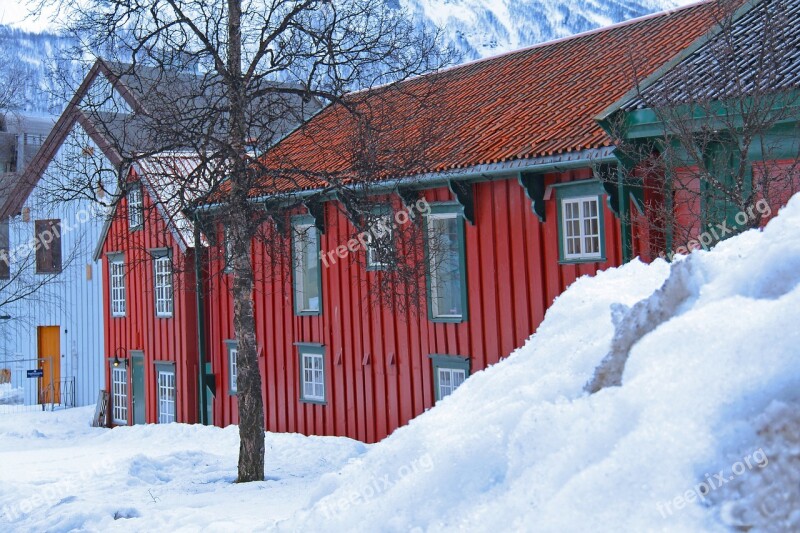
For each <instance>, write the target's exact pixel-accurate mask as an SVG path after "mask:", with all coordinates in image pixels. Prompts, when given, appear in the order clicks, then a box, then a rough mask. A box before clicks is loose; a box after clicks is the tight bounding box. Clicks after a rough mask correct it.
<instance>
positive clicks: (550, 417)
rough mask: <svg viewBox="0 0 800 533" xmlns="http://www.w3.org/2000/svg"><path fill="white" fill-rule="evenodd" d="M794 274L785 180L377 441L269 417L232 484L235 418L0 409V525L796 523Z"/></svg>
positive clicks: (797, 250)
mask: <svg viewBox="0 0 800 533" xmlns="http://www.w3.org/2000/svg"><path fill="white" fill-rule="evenodd" d="M799 284H800V196H798V197H796V198H794V199H793V200H792V202H790V204H789V206H788V207H787V208H786V209H785V210H783V211H782V212H781V214H780V215H779V216H778V217H776V218H775V219H773V220H772V221H771V222H770V224H769V225H768V226H767V228H766V229H765V230H764V231H763V232H759V231H751V232H748V233H745V234H743V235H740V236H738V237H735V238H732V239H730V240H728V241H726V242H724V243H722V244H720V245H718V246H717V248H716V249H715V250H713V251H711V252H695V253H694V254H693V255H691V256H689V257H688V258H683V259H681V260H680V261H679V262H677V263H674V264H673V265H672V266H670V265H668V264H667V263H665V262H663V261H659V262H656V263H654V264H652V265H649V266H648V265H644V264H642V263H639V262H633V263H630V264H628V265H625V266H624V267H621V268H618V269H612V270H609V271H606V272H603V273H600V274H598V275H597V276H596V277H595V278H582V279H580V280H578V281H577V282H576V283H575V284H574V285H573V286H572V287H571V288H570V289H569V290H567V291H566V292H565V293H564V294H563V295H562V296H561V297H560V298H559V299H558V300H557V301H556V302H555V303H554V305H553V306H552V308H551V309H550V311H548V313H547V317H546V319H545V321H544V323H543V324H542V326H541V327H540V328H539V331H538V332H537V333H536V334H535V335H534V336H532V337H531V339H530V340H529V341H528V342H527V344H526V345H525V346H524V347H523V348H521V349H520V350H517V351H516V352H515V353H513V354H511V356H510V357H508V358H507V359H506V360H505V361H503V362H502V363H500V364H497V365H495V366H494V367H492V368H489V369H487V370H486V371H484V372H479V373H476V374H475V375H473V376H472V377H470V378H469V379H468V380H467V381H466V382H465V383H464V384H463V385H462V386H461V387H460V388H459V389H458V390H457V391H456V392H455V393H454V394H453V395H451V396H449V397H448V398H446V399H445V400H444V401H442V402H440V403H439V404H438V405H437V406H436V407H435V408H433V409H431V410H429V411H428V412H427V413H425V414H423V415H422V416H420V417H418V418H417V419H416V420H414V421H412V423H411V424H409V425H408V426H407V427H404V428H401V429H400V430H398V431H396V432H395V433H394V434H393V435H392V436H390V437H389V438H387V439H386V440H384V441H383V442H381V443H378V444H375V445H372V446H366V445H364V444H362V443H359V442H356V441H352V440H349V439H344V438H333V437H303V436H300V435H287V434H267V455H266V464H267V481H265V482H263V483H248V484H242V485H237V484H234V483H233V481H234V480H235V478H236V461H237V457H236V455H237V452H238V449H239V443H238V432H237V428H235V427H229V428H225V429H220V428H214V427H202V426H188V425H184V424H168V425H148V426H134V427H130V428H115V429H113V430H108V429H101V428H91V427H90V426H89V421H90V420H91V417H92V409H91V408H82V409H73V410H67V411H57V412H45V413H42V412H39V413H29V414H24V415H22V414H19V415H3V416H0V531H11V532H15V531H73V530H74V531H164V530H169V531H198V530H205V531H253V530H279V531H333V532H338V531H370V532H372V531H409V530H417V531H419V530H424V531H445V530H447V531H449V530H454V529H463V530H467V531H493V530H495V531H508V530H514V531H520V530H522V531H530V530H536V531H559V532H561V531H570V532H572V531H605V530H622V531H654V530H670V531H701V530H702V531H724V530H728V529H730V528H733V529H735V530H740V531H746V530H751V529H755V530H782V531H791V530H793V531H798V530H800V415H798V413H800V409H799V408H800V356H799V355H800V348H798V346H800V328H798V324H800V287H798V285H799ZM604 360H605V361H606V362H607V363H609V365H608V367H606V369H607V370H609V372H600V374H603V375H604V376H607V377H608V378H609V379H605V378H604V379H603V380H601V381H602V383H601V381H596V383H597V384H598V386H597V387H596V389H598V392H596V393H595V394H591V395H589V394H588V393H587V392H586V391H585V390H584V387H585V386H586V384H587V383H589V382H590V381H591V380H592V378H593V377H594V376H595V370H596V368H597V367H598V366H599V365H600V363H601V362H602V361H604ZM611 363H613V364H611ZM416 528H419V529H416Z"/></svg>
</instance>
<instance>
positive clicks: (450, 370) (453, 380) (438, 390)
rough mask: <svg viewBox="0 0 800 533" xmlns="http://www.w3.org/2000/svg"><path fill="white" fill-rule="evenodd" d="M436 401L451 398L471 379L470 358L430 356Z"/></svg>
mask: <svg viewBox="0 0 800 533" xmlns="http://www.w3.org/2000/svg"><path fill="white" fill-rule="evenodd" d="M430 359H431V363H432V365H433V387H434V396H435V398H436V401H439V400H441V399H442V398H444V397H446V396H450V395H451V394H453V391H455V390H456V389H457V388H458V387H459V386H460V385H461V384H462V383H464V381H466V379H467V377H469V358H467V357H461V356H457V355H439V354H433V355H430Z"/></svg>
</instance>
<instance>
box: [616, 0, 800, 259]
mask: <svg viewBox="0 0 800 533" xmlns="http://www.w3.org/2000/svg"><path fill="white" fill-rule="evenodd" d="M740 4H741V3H740V2H731V1H729V0H718V4H717V6H716V10H715V23H716V27H715V28H714V29H713V30H712V32H711V33H710V34H709V35H708V36H707V40H706V42H705V43H704V44H702V46H701V47H700V48H699V49H697V50H695V51H691V53H690V54H688V55H687V57H685V58H684V59H682V60H681V61H679V62H678V63H677V64H675V65H671V66H669V68H668V69H667V70H666V71H665V72H662V73H660V74H659V75H658V76H657V77H656V78H655V80H654V81H653V82H649V81H648V80H643V79H637V80H635V81H636V82H637V87H638V94H637V95H636V96H635V97H634V98H633V99H632V100H631V101H630V102H629V103H628V104H626V105H625V106H624V107H623V109H622V111H623V112H622V113H618V114H617V115H616V116H613V117H612V119H611V121H610V125H609V129H610V131H611V133H612V135H613V136H614V137H615V140H616V144H617V150H618V153H619V154H620V155H621V157H622V158H623V159H624V160H625V161H627V162H628V166H627V169H626V173H625V176H624V178H623V181H624V184H625V185H626V186H631V187H632V188H633V189H635V190H638V191H641V192H642V194H641V195H637V203H638V205H639V207H640V209H641V213H639V214H637V213H636V211H635V210H634V213H633V214H629V215H628V216H629V219H628V222H633V223H634V226H635V227H638V228H639V230H640V231H642V232H643V234H644V235H646V236H647V237H646V238H647V240H648V241H649V245H650V248H651V249H650V250H642V251H643V252H644V254H645V255H649V256H650V257H655V256H657V255H659V254H660V255H662V256H665V255H669V256H670V257H671V254H672V253H674V251H675V250H677V251H679V252H681V253H686V252H687V251H688V250H691V249H694V248H700V247H703V248H708V247H710V246H713V245H714V244H716V243H717V242H719V241H720V240H722V239H724V238H726V237H729V236H731V235H733V234H736V233H739V232H741V231H743V230H745V229H748V228H753V227H758V226H760V225H762V224H763V223H764V221H765V220H766V217H768V216H769V214H770V213H771V212H772V210H773V209H774V210H775V211H777V208H778V207H779V206H780V205H782V204H784V203H785V202H786V201H787V200H788V198H789V197H790V196H791V195H792V194H794V193H795V192H797V190H798V186H800V181H799V180H798V176H799V175H800V144H798V133H799V132H798V127H800V126H798V125H799V124H800V122H799V121H798V118H800V112H799V110H800V107H798V103H800V101H798V99H799V98H800V93H798V91H797V88H798V87H797V85H798V80H797V75H796V72H797V67H796V63H797V59H796V55H797V46H798V34H797V31H796V29H795V26H796V24H797V20H796V9H795V8H794V7H793V2H791V1H790V0H765V1H763V2H760V3H758V4H756V5H755V6H754V7H751V6H749V5H748V7H750V9H749V10H747V11H745V10H744V9H743V8H741V7H740ZM637 113H638V114H639V115H641V116H638V117H637V116H636V115H637ZM647 113H650V115H648V116H645V114H647ZM631 117H635V120H638V124H632V123H631ZM643 124H644V125H646V124H651V125H652V124H656V125H657V127H658V131H652V130H651V131H649V132H644V131H643V129H641V128H644V125H643ZM637 127H639V128H640V129H638V130H637ZM615 179H616V178H615ZM622 201H627V198H623V199H622ZM671 250H672V252H671Z"/></svg>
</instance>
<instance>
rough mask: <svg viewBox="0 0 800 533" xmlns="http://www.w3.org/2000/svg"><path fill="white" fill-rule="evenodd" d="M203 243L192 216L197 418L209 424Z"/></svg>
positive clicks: (195, 219) (197, 218) (197, 225)
mask: <svg viewBox="0 0 800 533" xmlns="http://www.w3.org/2000/svg"><path fill="white" fill-rule="evenodd" d="M202 250H203V243H202V242H201V239H200V224H199V217H198V216H197V215H196V214H195V216H194V278H195V301H196V308H197V309H196V310H197V365H198V368H197V374H198V380H199V383H198V388H197V393H198V395H199V398H198V402H197V405H198V406H199V408H200V416H199V417H198V420H199V421H200V423H201V424H203V425H204V426H207V425H209V419H208V393H207V391H206V388H207V386H206V381H207V378H206V376H207V374H206V335H205V331H206V324H205V302H204V300H203V268H202V257H203V254H202Z"/></svg>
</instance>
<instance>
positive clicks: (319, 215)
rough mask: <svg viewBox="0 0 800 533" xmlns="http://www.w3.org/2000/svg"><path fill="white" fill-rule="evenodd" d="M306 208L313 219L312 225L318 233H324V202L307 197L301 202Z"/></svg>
mask: <svg viewBox="0 0 800 533" xmlns="http://www.w3.org/2000/svg"><path fill="white" fill-rule="evenodd" d="M303 205H304V206H305V207H306V209H307V210H308V214H309V215H311V217H312V218H313V219H314V226H316V227H317V229H318V230H319V232H320V233H323V234H324V233H325V204H324V203H323V202H320V201H319V200H316V199H308V200H306V201H305V202H303Z"/></svg>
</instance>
